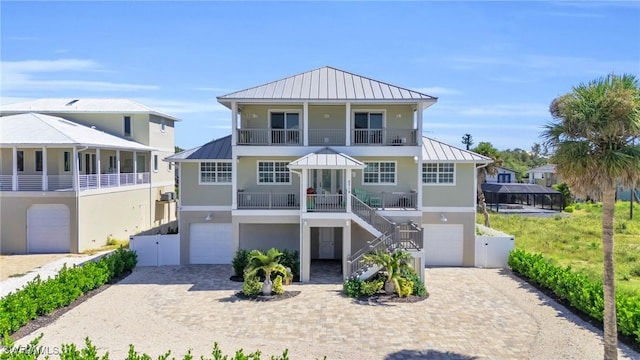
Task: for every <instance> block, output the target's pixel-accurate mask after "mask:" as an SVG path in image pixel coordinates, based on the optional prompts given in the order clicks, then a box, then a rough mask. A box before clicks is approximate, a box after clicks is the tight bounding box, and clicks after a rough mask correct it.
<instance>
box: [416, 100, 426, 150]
mask: <svg viewBox="0 0 640 360" xmlns="http://www.w3.org/2000/svg"><path fill="white" fill-rule="evenodd" d="M423 112H424V108H423V104H422V103H420V102H419V103H418V104H417V105H416V113H417V114H416V115H417V116H416V122H417V124H416V129H418V133H417V134H416V139H415V141H416V142H417V145H418V146H420V147H421V146H422V113H423Z"/></svg>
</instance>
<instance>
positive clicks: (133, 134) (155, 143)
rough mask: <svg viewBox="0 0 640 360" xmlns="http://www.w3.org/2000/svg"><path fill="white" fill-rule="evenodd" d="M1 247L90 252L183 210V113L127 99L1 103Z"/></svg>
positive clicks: (18, 250)
mask: <svg viewBox="0 0 640 360" xmlns="http://www.w3.org/2000/svg"><path fill="white" fill-rule="evenodd" d="M0 113H1V114H2V115H3V116H2V117H0V212H1V219H2V228H1V230H0V237H1V238H0V240H1V242H0V244H1V246H0V252H1V253H3V254H15V253H43V252H82V251H84V250H87V249H92V248H97V247H100V246H102V245H104V244H105V243H106V242H107V239H108V237H113V238H115V239H127V238H128V237H129V236H130V235H133V234H136V233H138V232H140V231H143V230H147V229H150V228H153V227H156V226H160V225H163V224H167V223H169V222H171V221H174V220H175V218H176V216H175V215H176V201H175V199H174V196H173V192H174V173H173V167H172V166H171V164H168V163H165V162H162V161H161V160H162V158H164V157H166V156H168V155H170V154H172V153H173V149H174V132H173V129H174V126H173V125H174V122H175V121H177V120H178V119H176V118H173V117H171V116H169V115H166V114H162V113H159V112H156V111H154V110H152V109H149V108H147V107H145V106H144V105H141V104H138V103H135V102H133V101H130V100H123V99H40V100H34V101H28V102H24V103H18V104H13V105H5V106H3V107H2V108H1V109H0Z"/></svg>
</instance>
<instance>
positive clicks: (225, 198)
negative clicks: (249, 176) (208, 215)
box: [180, 162, 232, 206]
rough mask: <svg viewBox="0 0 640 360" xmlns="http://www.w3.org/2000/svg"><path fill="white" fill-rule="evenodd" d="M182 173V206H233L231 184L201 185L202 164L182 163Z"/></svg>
mask: <svg viewBox="0 0 640 360" xmlns="http://www.w3.org/2000/svg"><path fill="white" fill-rule="evenodd" d="M180 172H181V173H180V186H181V188H182V189H184V190H183V191H182V193H181V194H180V204H181V205H182V206H204V205H215V206H231V196H232V194H231V192H232V191H231V184H201V183H200V163H197V162H185V163H182V164H180Z"/></svg>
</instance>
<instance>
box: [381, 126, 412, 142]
mask: <svg viewBox="0 0 640 360" xmlns="http://www.w3.org/2000/svg"><path fill="white" fill-rule="evenodd" d="M417 133H418V130H416V129H385V137H384V138H385V140H386V142H385V143H386V144H387V145H391V146H415V145H417V144H418V143H417V136H416V134H417Z"/></svg>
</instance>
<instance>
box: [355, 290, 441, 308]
mask: <svg viewBox="0 0 640 360" xmlns="http://www.w3.org/2000/svg"><path fill="white" fill-rule="evenodd" d="M428 297H429V294H427V295H425V296H417V295H409V296H407V297H400V296H398V294H395V293H394V294H384V293H379V294H376V295H373V296H369V297H360V298H356V299H355V300H356V302H358V303H359V304H362V305H375V304H389V303H400V304H411V303H417V302H420V301H423V300H426V299H427V298H428Z"/></svg>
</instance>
